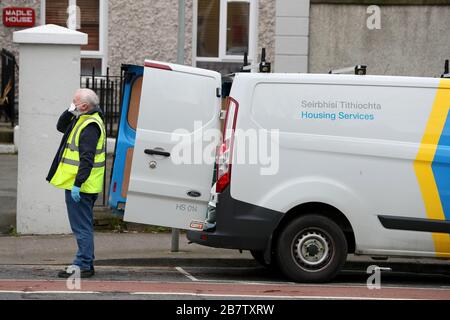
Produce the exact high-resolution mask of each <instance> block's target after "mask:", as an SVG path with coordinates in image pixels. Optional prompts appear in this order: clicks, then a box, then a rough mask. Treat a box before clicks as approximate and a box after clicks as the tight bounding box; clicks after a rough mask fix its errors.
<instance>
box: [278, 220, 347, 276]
mask: <svg viewBox="0 0 450 320" xmlns="http://www.w3.org/2000/svg"><path fill="white" fill-rule="evenodd" d="M276 248H277V250H276V257H277V262H278V266H279V268H280V270H281V271H282V272H283V273H284V274H285V275H286V276H287V277H288V278H290V279H292V280H294V281H297V282H326V281H329V280H331V279H332V278H334V277H335V276H336V274H337V273H338V272H339V271H340V270H341V268H342V267H343V266H344V263H345V261H346V259H347V251H348V248H347V240H346V238H345V235H344V233H343V231H342V230H341V228H340V227H339V226H338V225H337V224H336V223H335V222H334V221H332V220H330V219H328V218H327V217H325V216H322V215H318V214H309V215H304V216H301V217H299V218H296V219H295V220H293V221H292V222H291V223H289V224H288V225H287V226H286V227H285V228H284V230H283V231H282V232H281V234H280V236H279V238H278V241H277V246H276Z"/></svg>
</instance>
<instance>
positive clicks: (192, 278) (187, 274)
mask: <svg viewBox="0 0 450 320" xmlns="http://www.w3.org/2000/svg"><path fill="white" fill-rule="evenodd" d="M175 269H176V270H177V271H178V272H180V273H181V274H183V275H185V276H186V277H188V278H189V279H190V280H192V281H200V280H198V279H197V278H196V277H194V276H193V275H191V274H190V273H189V272H187V271H186V270H184V269H183V268H182V267H175Z"/></svg>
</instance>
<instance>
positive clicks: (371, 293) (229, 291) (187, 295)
mask: <svg viewBox="0 0 450 320" xmlns="http://www.w3.org/2000/svg"><path fill="white" fill-rule="evenodd" d="M100 264H101V263H100ZM58 270H61V266H55V265H0V299H2V300H10V299H19V300H21V299H24V300H28V299H33V300H36V299H46V300H47V299H51V300H67V299H75V300H77V299H100V300H103V299H121V300H129V299H133V300H141V299H150V300H153V299H167V300H178V299H187V300H210V299H226V300H252V299H258V300H260V299H283V300H286V299H289V300H292V299H377V300H378V299H439V300H441V299H442V300H450V275H449V274H448V273H447V274H442V273H441V271H442V270H437V272H436V273H428V274H423V273H406V272H395V271H392V272H383V273H382V274H381V288H380V289H368V288H367V285H366V282H367V278H368V276H369V275H368V274H367V273H366V272H365V270H347V271H343V272H342V273H341V274H339V275H338V277H337V278H336V279H335V280H334V281H333V282H331V283H328V284H298V283H293V282H290V281H289V280H287V279H285V278H284V277H282V276H281V275H279V274H277V273H274V272H273V271H270V270H268V269H266V268H264V267H260V266H258V265H256V264H254V263H252V262H249V261H245V260H243V261H239V260H230V261H229V262H227V263H226V264H223V265H220V264H219V265H208V264H206V265H204V264H202V261H201V260H196V261H192V263H189V264H188V265H186V266H181V265H180V266H176V265H167V266H126V265H124V264H123V263H122V264H121V265H120V266H111V265H100V266H97V267H96V271H97V274H96V276H95V277H93V278H91V279H87V280H82V281H81V283H80V287H78V288H76V287H74V284H75V283H74V282H72V283H71V286H72V287H73V288H70V287H69V288H68V286H67V281H65V280H60V279H58V278H56V276H55V275H56V273H57V271H58Z"/></svg>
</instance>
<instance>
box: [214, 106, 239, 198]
mask: <svg viewBox="0 0 450 320" xmlns="http://www.w3.org/2000/svg"><path fill="white" fill-rule="evenodd" d="M238 110H239V103H238V102H237V101H236V100H234V99H233V98H232V97H228V100H227V115H226V117H225V123H224V129H223V138H222V144H221V145H220V146H219V150H218V152H217V160H216V162H217V182H216V192H217V193H220V192H222V191H223V190H224V189H225V188H226V187H227V186H228V185H229V184H230V182H231V162H232V159H233V144H234V133H235V130H236V119H237V114H238Z"/></svg>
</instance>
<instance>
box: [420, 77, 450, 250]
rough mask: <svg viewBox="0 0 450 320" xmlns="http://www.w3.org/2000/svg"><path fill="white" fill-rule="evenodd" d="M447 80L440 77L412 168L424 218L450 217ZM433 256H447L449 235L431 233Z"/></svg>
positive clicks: (449, 90)
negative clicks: (420, 195)
mask: <svg viewBox="0 0 450 320" xmlns="http://www.w3.org/2000/svg"><path fill="white" fill-rule="evenodd" d="M449 110H450V80H449V79H441V80H440V83H439V86H438V88H437V92H436V97H435V99H434V103H433V106H432V110H431V113H430V116H429V118H428V123H427V126H426V128H425V133H424V135H423V137H422V141H421V144H420V148H419V152H418V153H417V156H416V159H415V161H414V170H415V172H416V176H417V179H418V181H419V185H420V190H421V193H422V198H423V201H424V204H425V211H426V214H427V217H428V219H435V220H450V117H449ZM432 237H433V241H434V246H435V252H436V256H437V257H447V258H450V235H449V234H446V233H433V234H432Z"/></svg>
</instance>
